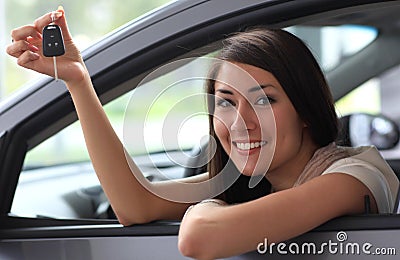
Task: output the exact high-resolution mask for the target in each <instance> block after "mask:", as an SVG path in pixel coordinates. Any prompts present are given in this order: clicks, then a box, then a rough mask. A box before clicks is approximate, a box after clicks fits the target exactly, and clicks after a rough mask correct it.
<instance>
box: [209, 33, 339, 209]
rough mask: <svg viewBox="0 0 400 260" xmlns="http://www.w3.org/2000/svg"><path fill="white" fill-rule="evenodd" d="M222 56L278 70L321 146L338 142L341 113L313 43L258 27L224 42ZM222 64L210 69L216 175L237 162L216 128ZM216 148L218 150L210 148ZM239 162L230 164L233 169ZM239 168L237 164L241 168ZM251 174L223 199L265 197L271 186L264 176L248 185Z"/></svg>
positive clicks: (212, 165)
mask: <svg viewBox="0 0 400 260" xmlns="http://www.w3.org/2000/svg"><path fill="white" fill-rule="evenodd" d="M217 58H218V59H220V60H223V61H231V62H239V63H243V64H249V65H253V66H256V67H259V68H262V69H264V70H266V71H269V72H270V73H272V74H273V75H274V76H275V78H276V79H277V80H278V81H279V83H280V84H281V86H282V87H283V89H284V91H285V92H286V94H287V96H288V97H289V99H290V101H291V102H292V104H293V106H294V108H295V109H296V111H297V113H298V114H299V116H300V118H301V119H302V120H303V122H304V123H305V124H306V125H307V126H308V129H309V130H310V134H311V138H312V139H313V141H314V143H315V144H317V145H318V146H319V147H323V146H326V145H328V144H329V143H331V142H333V141H334V140H335V139H336V138H337V135H338V118H337V115H336V111H335V107H334V103H333V98H332V95H331V92H330V89H329V87H328V84H327V82H326V80H325V77H324V74H323V72H322V70H321V68H320V66H319V65H318V63H317V61H316V60H315V58H314V56H313V55H312V53H311V51H310V50H309V49H308V48H307V46H306V45H305V44H304V43H303V42H302V41H301V40H300V39H299V38H297V37H296V36H294V35H293V34H291V33H289V32H287V31H285V30H280V29H267V28H264V27H258V28H252V29H249V30H246V31H244V32H240V33H237V34H235V35H233V36H231V37H229V38H227V39H225V40H224V42H223V48H222V50H221V51H220V52H219V54H218V56H217ZM218 70H219V66H218V64H216V65H215V66H214V67H213V69H212V70H211V71H210V77H209V78H210V80H209V81H208V82H207V86H206V88H207V93H208V94H210V95H208V96H209V97H210V98H209V99H208V109H209V115H210V116H209V122H210V136H212V137H213V138H214V139H215V140H216V147H215V150H216V153H215V155H214V156H212V158H211V160H210V163H209V165H208V172H209V174H210V178H211V177H214V176H215V175H217V174H219V173H220V172H221V171H222V170H223V169H224V167H225V166H226V165H227V164H228V165H230V164H231V162H230V160H229V156H228V155H227V154H226V152H225V151H224V150H223V148H222V146H221V144H220V143H219V141H218V138H217V136H216V134H215V131H214V126H213V117H212V114H213V112H214V99H213V95H214V92H215V88H214V84H215V80H213V79H215V78H216V75H217V73H218ZM210 150H213V149H210ZM232 168H235V167H229V169H230V170H231V169H232ZM236 170H237V169H236ZM248 179H249V177H247V176H244V175H242V174H240V177H239V179H238V180H237V182H235V183H234V184H233V185H232V186H231V187H230V188H228V189H227V190H226V191H225V192H223V193H222V194H221V195H220V196H219V198H221V199H224V200H225V201H227V202H229V203H237V202H243V201H247V200H251V199H255V198H258V197H260V196H264V195H266V194H268V193H269V192H270V189H271V185H270V184H269V182H268V181H267V180H266V179H265V178H263V181H262V182H260V183H259V184H258V185H257V186H256V187H255V188H253V189H249V188H248Z"/></svg>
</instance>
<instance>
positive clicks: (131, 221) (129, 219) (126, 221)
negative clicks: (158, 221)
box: [115, 212, 153, 227]
mask: <svg viewBox="0 0 400 260" xmlns="http://www.w3.org/2000/svg"><path fill="white" fill-rule="evenodd" d="M115 216H116V217H117V220H118V222H119V223H120V224H121V225H123V226H124V227H128V226H132V225H136V224H146V223H149V222H151V221H153V220H152V219H150V218H149V217H147V216H136V215H134V214H123V213H119V212H115Z"/></svg>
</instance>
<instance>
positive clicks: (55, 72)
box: [50, 12, 58, 81]
mask: <svg viewBox="0 0 400 260" xmlns="http://www.w3.org/2000/svg"><path fill="white" fill-rule="evenodd" d="M50 18H51V23H53V24H54V22H55V20H56V12H51V15H50ZM53 66H54V79H55V80H56V81H58V71H57V58H56V56H53Z"/></svg>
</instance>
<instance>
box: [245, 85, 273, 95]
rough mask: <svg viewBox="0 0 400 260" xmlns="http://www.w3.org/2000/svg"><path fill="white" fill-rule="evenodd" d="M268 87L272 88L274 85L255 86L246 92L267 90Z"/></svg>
mask: <svg viewBox="0 0 400 260" xmlns="http://www.w3.org/2000/svg"><path fill="white" fill-rule="evenodd" d="M268 87H274V85H272V84H266V85H259V86H255V87H252V88H250V89H249V91H248V92H249V93H250V92H255V91H259V90H262V89H265V88H268Z"/></svg>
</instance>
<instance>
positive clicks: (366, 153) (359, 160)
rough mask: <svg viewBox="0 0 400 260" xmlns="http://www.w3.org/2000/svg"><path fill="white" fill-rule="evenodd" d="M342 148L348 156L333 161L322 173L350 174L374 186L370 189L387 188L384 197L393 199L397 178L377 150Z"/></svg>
mask: <svg viewBox="0 0 400 260" xmlns="http://www.w3.org/2000/svg"><path fill="white" fill-rule="evenodd" d="M342 148H343V149H346V150H347V152H348V155H349V156H348V157H345V158H342V159H339V160H338V161H336V162H334V163H333V164H332V165H331V166H330V167H328V168H327V169H326V170H325V171H324V172H323V173H322V174H328V173H335V172H340V173H345V174H349V175H352V176H354V177H355V178H357V179H359V180H360V181H362V182H363V183H364V184H366V185H367V186H368V187H369V188H370V189H371V188H372V187H373V186H374V187H375V188H372V189H378V187H381V188H383V190H387V193H386V192H384V193H386V196H385V197H389V198H388V199H390V200H391V201H392V202H393V201H395V199H396V196H397V192H398V189H399V180H398V178H397V176H396V174H395V173H394V172H393V170H392V168H391V167H390V166H389V165H388V163H387V162H386V161H385V159H384V158H383V157H382V155H381V154H380V153H379V151H378V150H377V149H376V148H375V147H374V146H361V147H354V148H353V147H342ZM371 191H372V190H371ZM373 193H376V191H375V192H374V191H373Z"/></svg>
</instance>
